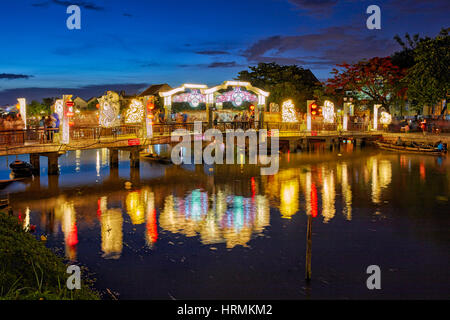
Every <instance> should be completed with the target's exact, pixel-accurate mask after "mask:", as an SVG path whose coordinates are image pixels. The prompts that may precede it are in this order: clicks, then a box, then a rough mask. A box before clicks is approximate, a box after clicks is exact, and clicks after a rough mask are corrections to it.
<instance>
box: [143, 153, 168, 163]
mask: <svg viewBox="0 0 450 320" xmlns="http://www.w3.org/2000/svg"><path fill="white" fill-rule="evenodd" d="M141 156H142V157H144V158H145V159H146V160H150V161H155V162H158V163H162V164H170V163H172V160H171V159H170V158H167V157H160V156H158V155H155V154H152V153H144V154H141Z"/></svg>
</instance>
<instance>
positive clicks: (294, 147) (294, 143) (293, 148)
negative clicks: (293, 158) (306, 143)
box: [289, 140, 298, 152]
mask: <svg viewBox="0 0 450 320" xmlns="http://www.w3.org/2000/svg"><path fill="white" fill-rule="evenodd" d="M297 146H298V141H297V140H289V151H290V152H296V151H297Z"/></svg>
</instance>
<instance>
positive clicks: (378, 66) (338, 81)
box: [326, 57, 406, 108]
mask: <svg viewBox="0 0 450 320" xmlns="http://www.w3.org/2000/svg"><path fill="white" fill-rule="evenodd" d="M337 66H338V67H339V68H340V69H341V70H338V69H333V71H332V74H334V78H332V79H328V81H327V83H326V91H327V93H329V94H342V92H343V91H352V92H354V93H356V94H357V95H358V96H359V98H360V99H361V100H363V101H365V102H367V101H371V102H372V103H374V104H381V105H382V106H383V107H385V108H388V107H389V105H390V104H392V102H393V101H394V100H397V99H401V100H402V99H405V98H406V86H405V85H404V83H403V81H402V80H403V78H404V77H405V74H406V71H405V70H402V69H400V68H399V67H398V66H396V65H394V64H392V61H391V58H390V57H386V58H379V57H375V58H372V59H370V60H362V61H360V62H357V63H355V64H352V65H350V64H347V63H344V64H341V65H337Z"/></svg>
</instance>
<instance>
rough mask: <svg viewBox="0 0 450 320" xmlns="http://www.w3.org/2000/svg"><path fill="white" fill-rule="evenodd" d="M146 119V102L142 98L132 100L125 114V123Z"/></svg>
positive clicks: (139, 121)
mask: <svg viewBox="0 0 450 320" xmlns="http://www.w3.org/2000/svg"><path fill="white" fill-rule="evenodd" d="M143 119H144V104H143V103H142V101H140V100H136V99H133V100H131V103H130V107H129V108H128V110H127V113H126V115H125V123H141V122H142V120H143Z"/></svg>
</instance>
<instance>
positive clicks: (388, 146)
mask: <svg viewBox="0 0 450 320" xmlns="http://www.w3.org/2000/svg"><path fill="white" fill-rule="evenodd" d="M375 144H376V145H377V146H378V148H380V149H382V150H387V151H394V152H406V153H415V154H428V155H433V156H443V155H445V154H446V153H447V151H446V150H444V151H440V150H438V149H437V148H434V147H424V146H417V147H412V146H399V145H396V144H393V143H388V142H380V141H377V142H375Z"/></svg>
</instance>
